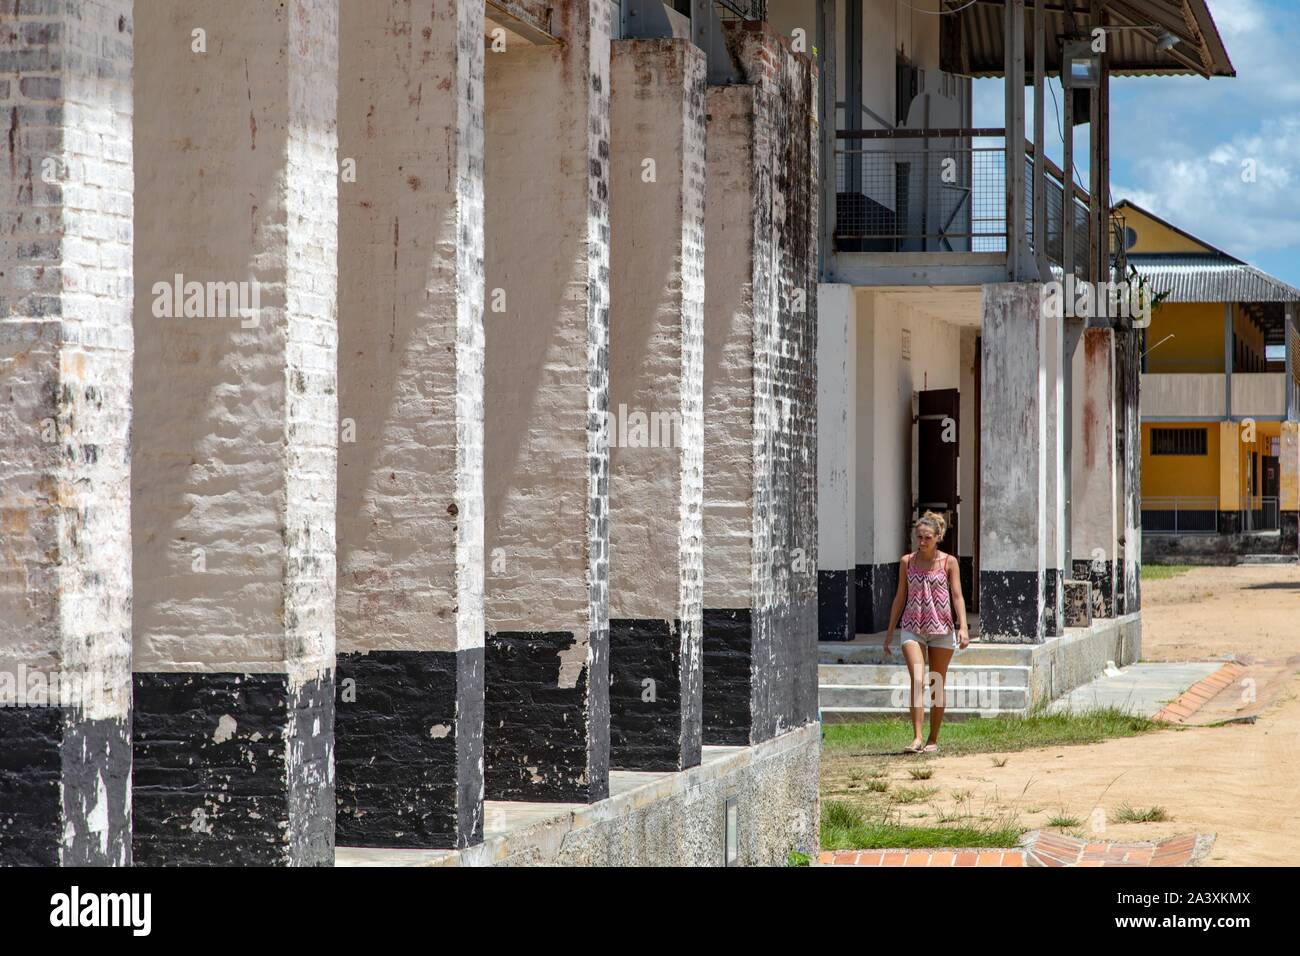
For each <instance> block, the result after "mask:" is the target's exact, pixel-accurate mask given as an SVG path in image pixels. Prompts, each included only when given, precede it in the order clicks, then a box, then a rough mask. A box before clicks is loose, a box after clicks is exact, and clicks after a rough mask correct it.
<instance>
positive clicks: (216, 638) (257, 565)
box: [132, 0, 338, 865]
mask: <svg viewBox="0 0 1300 956" xmlns="http://www.w3.org/2000/svg"><path fill="white" fill-rule="evenodd" d="M136 27H137V32H136V47H137V57H136V64H137V69H136V87H135V88H136V98H137V101H138V103H139V104H140V105H139V107H138V109H137V111H136V115H137V117H138V118H139V119H140V122H138V123H137V126H136V135H137V139H136V159H137V165H136V221H137V228H136V261H135V279H136V298H135V301H136V309H135V323H136V329H135V331H136V343H137V345H138V348H137V350H136V353H135V359H136V365H135V372H136V374H135V382H136V390H135V396H136V419H135V427H134V432H133V438H134V448H133V457H132V465H133V473H132V491H133V500H132V506H133V507H132V515H133V525H132V538H133V547H134V568H135V583H136V591H135V595H136V597H135V671H136V674H135V725H134V729H135V785H134V786H135V789H134V799H135V822H136V827H135V855H136V860H137V862H141V863H146V864H186V863H235V864H250V863H255V864H268V865H286V864H288V865H308V864H329V863H331V862H332V859H333V848H334V793H333V784H334V773H333V761H332V753H331V751H332V746H333V722H334V702H333V693H334V691H333V686H334V682H333V668H334V583H335V582H334V578H335V567H334V503H335V449H336V437H337V436H336V431H337V427H338V415H337V404H336V403H337V387H336V386H337V379H336V326H335V309H336V303H335V292H336V278H337V262H336V244H337V226H338V222H337V209H336V197H337V191H336V180H337V176H338V168H337V164H336V141H337V130H336V114H335V110H336V96H337V85H338V69H337V67H338V60H337V53H338V51H337V37H338V6H337V0H295V2H293V3H288V4H271V3H258V2H252V0H240V2H234V3H225V4H213V3H208V2H201V0H184V2H174V3H170V2H169V3H150V4H148V6H147V11H146V10H141V12H140V15H139V16H138V18H137V21H136Z"/></svg>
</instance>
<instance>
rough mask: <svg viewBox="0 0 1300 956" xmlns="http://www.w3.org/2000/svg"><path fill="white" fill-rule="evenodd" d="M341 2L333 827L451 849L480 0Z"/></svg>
mask: <svg viewBox="0 0 1300 956" xmlns="http://www.w3.org/2000/svg"><path fill="white" fill-rule="evenodd" d="M340 15H341V22H340V30H339V33H340V43H341V48H340V51H339V56H340V62H339V74H340V75H339V89H340V91H341V92H340V102H339V157H340V162H341V163H342V164H343V166H344V169H345V175H344V176H343V177H342V179H341V181H340V184H339V200H340V202H339V355H340V362H339V417H340V424H341V429H340V444H339V498H338V554H339V560H338V670H337V672H336V675H335V676H336V682H337V683H338V685H339V688H340V692H339V699H338V706H337V713H336V723H335V737H336V746H335V763H336V765H337V781H336V788H337V802H338V817H337V828H338V842H339V843H340V844H341V845H349V846H410V847H463V846H466V845H468V844H470V843H476V842H479V841H480V840H481V839H482V834H483V4H482V2H460V0H455V2H446V0H439V2H436V3H433V4H432V5H430V4H425V5H412V4H411V3H409V2H406V0H382V2H369V0H344V2H343V4H342V9H341V11H340ZM352 164H354V165H355V176H354V177H353V176H350V175H348V174H347V172H346V171H349V170H350V169H351V166H352Z"/></svg>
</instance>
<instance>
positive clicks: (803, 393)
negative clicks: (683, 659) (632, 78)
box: [704, 23, 819, 744]
mask: <svg viewBox="0 0 1300 956" xmlns="http://www.w3.org/2000/svg"><path fill="white" fill-rule="evenodd" d="M727 26H728V30H727V34H726V36H727V43H728V46H729V48H730V50H731V53H732V55H733V57H735V59H736V60H737V62H738V63H739V64H740V65H741V68H742V70H743V71H744V74H745V75H746V76H747V77H748V78H749V80H750V82H749V83H747V84H737V85H733V86H721V87H712V88H710V89H709V92H708V114H709V133H708V136H709V138H708V163H707V198H706V206H705V224H706V228H705V249H706V250H707V252H706V256H707V264H706V269H705V271H706V276H707V284H706V288H705V310H704V389H705V398H704V402H705V404H704V742H705V743H706V744H749V743H756V742H759V741H762V740H767V739H769V738H771V737H774V736H776V735H778V734H781V733H784V732H785V731H786V730H789V729H791V728H793V727H797V726H801V725H802V724H804V723H807V722H808V721H811V720H816V719H817V674H816V669H817V665H816V660H817V650H816V644H817V451H816V445H817V368H816V349H817V314H816V312H817V291H816V289H817V286H816V279H817V276H816V242H817V222H818V220H817V193H818V190H817V188H816V183H817V168H818V161H817V138H818V135H819V134H818V132H817V125H816V123H815V120H814V113H815V103H814V100H815V90H816V71H815V69H814V68H813V67H812V65H811V64H810V63H809V61H808V59H807V58H806V57H804V56H802V55H796V54H794V53H792V52H791V51H790V49H789V46H788V41H787V40H786V39H785V38H783V37H781V36H779V35H777V34H775V33H773V32H772V31H771V30H770V28H768V27H767V26H766V25H764V24H758V23H747V24H744V25H743V26H741V25H739V24H736V25H732V24H728V25H727Z"/></svg>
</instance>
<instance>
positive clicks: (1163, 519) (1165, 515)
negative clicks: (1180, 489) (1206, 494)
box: [1142, 495, 1219, 534]
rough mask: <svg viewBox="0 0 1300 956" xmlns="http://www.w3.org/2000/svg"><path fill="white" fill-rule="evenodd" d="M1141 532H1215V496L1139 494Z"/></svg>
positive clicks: (1216, 501)
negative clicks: (1140, 502) (1140, 500)
mask: <svg viewBox="0 0 1300 956" xmlns="http://www.w3.org/2000/svg"><path fill="white" fill-rule="evenodd" d="M1142 533H1143V534H1218V533H1219V499H1218V498H1212V497H1211V498H1195V497H1184V496H1181V495H1174V496H1148V495H1143V496H1142Z"/></svg>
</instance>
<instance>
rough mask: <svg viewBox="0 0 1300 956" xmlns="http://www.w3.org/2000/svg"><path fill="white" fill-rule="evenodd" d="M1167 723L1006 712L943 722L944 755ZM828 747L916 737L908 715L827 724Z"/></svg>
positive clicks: (856, 749) (869, 747)
mask: <svg viewBox="0 0 1300 956" xmlns="http://www.w3.org/2000/svg"><path fill="white" fill-rule="evenodd" d="M1164 727H1165V725H1163V724H1160V723H1157V722H1156V721H1154V720H1148V719H1147V718H1145V717H1140V716H1137V715H1134V714H1129V713H1125V712H1124V711H1123V710H1120V709H1118V708H1114V707H1105V708H1098V709H1096V710H1089V711H1079V712H1068V713H1059V714H1049V713H1046V712H1037V713H1030V714H1028V715H1025V716H1021V715H1018V714H1001V715H998V716H996V717H981V718H979V719H975V720H966V721H960V722H954V723H950V724H944V726H943V752H944V753H945V754H951V755H957V754H975V753H1006V752H1009V751H1016V750H1030V749H1033V748H1037V747H1054V746H1060V745H1062V744H1092V743H1097V742H1098V741H1102V740H1110V739H1112V738H1115V737H1135V736H1137V735H1138V734H1145V733H1150V732H1151V731H1154V730H1161V729H1163V728H1164ZM825 733H826V738H825V744H824V747H825V749H826V750H827V751H828V752H830V753H833V754H835V755H837V756H846V757H848V756H884V755H888V754H897V753H900V752H901V751H902V749H903V747H905V746H906V745H907V744H909V743H910V742H911V740H912V737H913V733H912V723H911V721H910V719H908V718H906V717H897V718H895V717H888V718H884V719H881V720H872V721H866V722H863V723H852V724H830V725H828V726H826V727H825Z"/></svg>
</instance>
